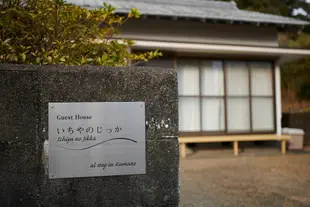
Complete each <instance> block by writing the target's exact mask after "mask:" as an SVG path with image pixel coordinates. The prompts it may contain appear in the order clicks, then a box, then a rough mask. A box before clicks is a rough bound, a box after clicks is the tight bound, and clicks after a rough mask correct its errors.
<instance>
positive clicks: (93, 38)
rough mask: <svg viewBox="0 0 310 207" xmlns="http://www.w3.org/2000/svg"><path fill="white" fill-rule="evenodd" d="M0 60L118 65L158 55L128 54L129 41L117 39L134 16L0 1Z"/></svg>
mask: <svg viewBox="0 0 310 207" xmlns="http://www.w3.org/2000/svg"><path fill="white" fill-rule="evenodd" d="M0 8H1V9H0V51H1V52H0V62H1V63H18V64H21V63H25V64H64V65H85V64H88V65H105V66H124V65H128V64H129V63H130V62H132V63H136V62H140V61H147V60H149V59H152V58H155V57H158V56H161V53H160V52H158V51H157V50H156V51H150V52H145V53H140V54H135V53H131V52H130V50H129V48H130V47H131V46H132V45H133V44H134V42H133V41H131V40H126V39H122V40H119V39H118V40H117V39H115V38H114V37H115V35H116V34H119V32H120V27H121V26H122V25H123V24H125V23H126V21H127V20H129V19H134V18H139V17H140V14H139V12H138V10H137V9H132V10H131V12H130V13H129V14H128V15H127V16H119V15H116V14H115V8H113V7H112V6H111V5H107V4H104V7H103V8H100V9H94V10H88V9H85V8H81V7H79V6H75V5H72V4H67V3H66V2H65V1H63V0H4V1H2V4H0Z"/></svg>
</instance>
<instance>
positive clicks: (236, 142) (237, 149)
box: [234, 141, 239, 156]
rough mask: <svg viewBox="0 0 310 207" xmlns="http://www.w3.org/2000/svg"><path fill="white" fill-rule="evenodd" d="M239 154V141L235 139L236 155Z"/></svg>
mask: <svg viewBox="0 0 310 207" xmlns="http://www.w3.org/2000/svg"><path fill="white" fill-rule="evenodd" d="M238 154H239V147H238V141H234V155H235V156H238Z"/></svg>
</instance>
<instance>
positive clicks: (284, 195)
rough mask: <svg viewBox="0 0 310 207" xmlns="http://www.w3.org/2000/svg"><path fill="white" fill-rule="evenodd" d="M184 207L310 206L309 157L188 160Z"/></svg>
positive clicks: (184, 174) (184, 162)
mask: <svg viewBox="0 0 310 207" xmlns="http://www.w3.org/2000/svg"><path fill="white" fill-rule="evenodd" d="M180 165H181V169H180V170H181V207H190V206H198V207H203V206H206V207H212V206H216V207H220V206H227V207H228V206H238V207H240V206H245V207H252V206H253V207H256V206H257V207H261V206H264V207H265V206H266V207H269V206H270V207H291V206H292V207H306V206H310V154H299V155H286V156H280V155H278V156H260V157H251V156H245V157H238V158H233V157H231V158H216V159H214V158H212V159H206V158H186V159H185V160H181V161H180Z"/></svg>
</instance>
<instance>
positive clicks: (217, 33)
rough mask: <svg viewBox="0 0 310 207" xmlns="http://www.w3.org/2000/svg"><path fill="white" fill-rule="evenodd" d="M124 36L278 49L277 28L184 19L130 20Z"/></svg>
mask: <svg viewBox="0 0 310 207" xmlns="http://www.w3.org/2000/svg"><path fill="white" fill-rule="evenodd" d="M122 36H123V37H125V38H130V39H134V40H157V41H171V42H187V43H211V44H230V45H251V46H266V47H267V46H269V47H277V46H278V37H277V30H276V28H272V27H257V26H254V25H226V24H209V23H204V22H194V21H185V20H177V21H173V20H156V19H138V20H129V21H128V22H127V23H126V24H125V25H124V26H123V27H122Z"/></svg>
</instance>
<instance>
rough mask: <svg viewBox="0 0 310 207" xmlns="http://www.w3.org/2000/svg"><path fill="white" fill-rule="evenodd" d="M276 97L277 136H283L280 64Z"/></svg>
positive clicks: (277, 68)
mask: <svg viewBox="0 0 310 207" xmlns="http://www.w3.org/2000/svg"><path fill="white" fill-rule="evenodd" d="M275 86H276V87H275V88H276V90H275V93H276V94H275V95H276V124H277V125H276V126H277V134H278V135H281V134H282V124H281V119H282V102H281V69H280V65H279V63H278V62H276V64H275Z"/></svg>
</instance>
